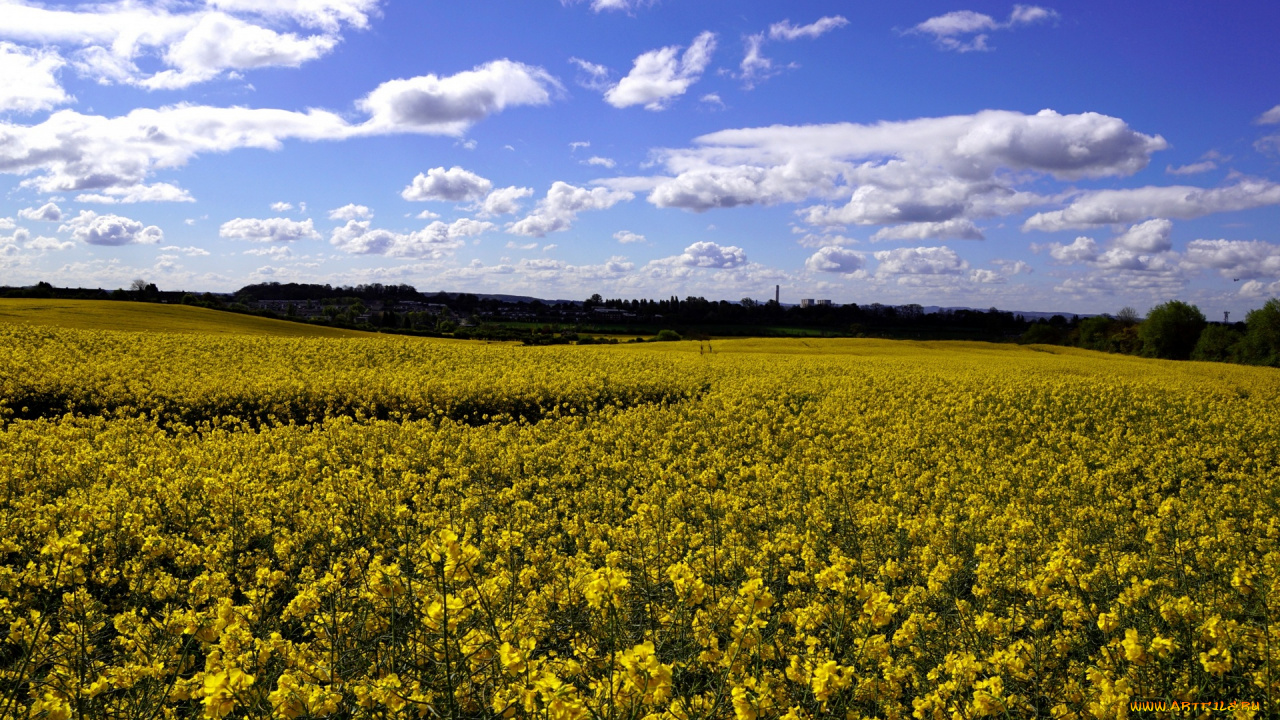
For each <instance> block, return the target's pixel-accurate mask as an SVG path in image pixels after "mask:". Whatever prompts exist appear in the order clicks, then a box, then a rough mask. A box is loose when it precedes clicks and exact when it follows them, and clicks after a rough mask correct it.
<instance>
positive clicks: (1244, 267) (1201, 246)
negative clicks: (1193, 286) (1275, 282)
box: [1186, 240, 1280, 280]
mask: <svg viewBox="0 0 1280 720" xmlns="http://www.w3.org/2000/svg"><path fill="white" fill-rule="evenodd" d="M1186 260H1187V262H1188V263H1191V264H1192V265H1196V266H1199V267H1204V268H1212V269H1214V270H1217V271H1218V274H1220V275H1221V276H1222V277H1224V278H1229V279H1232V280H1235V279H1254V278H1260V277H1271V278H1274V277H1280V245H1277V244H1275V243H1269V242H1263V241H1261V240H1192V241H1191V242H1189V243H1187V252H1186Z"/></svg>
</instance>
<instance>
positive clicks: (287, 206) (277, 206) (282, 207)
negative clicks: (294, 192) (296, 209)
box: [271, 202, 293, 213]
mask: <svg viewBox="0 0 1280 720" xmlns="http://www.w3.org/2000/svg"><path fill="white" fill-rule="evenodd" d="M292 209H293V203H287V202H274V203H271V212H278V213H284V212H289V211H290V210H292Z"/></svg>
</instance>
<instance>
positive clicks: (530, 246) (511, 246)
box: [506, 240, 538, 250]
mask: <svg viewBox="0 0 1280 720" xmlns="http://www.w3.org/2000/svg"><path fill="white" fill-rule="evenodd" d="M506 247H507V249H508V250H537V249H538V243H537V242H531V243H524V244H523V245H520V244H517V243H516V241H514V240H508V241H507V246H506Z"/></svg>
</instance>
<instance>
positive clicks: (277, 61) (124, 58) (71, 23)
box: [0, 0, 378, 89]
mask: <svg viewBox="0 0 1280 720" xmlns="http://www.w3.org/2000/svg"><path fill="white" fill-rule="evenodd" d="M377 4H378V0H275V1H273V2H270V3H264V2H261V0H211V1H210V2H207V3H205V7H203V8H199V7H197V6H195V4H194V3H192V4H178V3H167V2H166V3H151V4H144V3H136V2H127V1H117V2H107V3H100V4H86V5H80V6H79V7H76V8H75V9H65V10H64V9H51V8H45V7H41V6H39V5H35V4H28V3H25V2H15V1H10V2H6V3H5V4H4V6H5V22H4V23H3V24H2V25H0V38H7V39H11V40H17V41H19V42H26V43H31V44H39V45H43V46H54V45H65V46H69V47H71V48H74V49H75V53H74V55H73V57H74V60H75V65H76V67H77V68H78V69H79V70H80V71H81V72H82V73H84V74H86V75H88V76H90V77H93V78H95V79H98V80H99V81H101V82H116V83H130V84H134V85H139V86H142V87H146V88H149V89H159V88H180V87H186V86H189V85H191V84H194V83H198V82H204V81H207V80H211V79H214V78H218V77H224V76H228V73H230V74H231V75H230V76H232V77H234V73H237V72H240V71H245V70H251V69H254V68H260V67H297V66H298V65H300V64H302V63H304V62H307V61H309V60H313V59H315V58H318V57H321V56H323V55H325V54H327V53H328V52H329V51H331V50H332V49H333V48H334V47H335V46H336V45H337V44H338V42H339V41H340V40H341V36H340V35H339V31H340V30H341V29H342V26H343V25H344V24H345V25H349V26H352V27H359V28H363V27H367V26H368V15H369V14H370V13H372V12H376V10H377ZM237 15H248V16H251V17H252V19H253V21H249V20H246V19H244V18H242V17H237ZM288 23H296V24H297V25H298V26H300V27H303V28H312V29H318V30H319V31H320V32H319V33H317V34H304V35H299V34H297V33H295V32H289V31H285V32H278V31H277V30H275V29H273V27H272V26H274V27H281V26H283V25H285V24H288ZM139 59H146V60H147V61H148V64H150V61H151V60H152V59H154V60H157V61H159V62H160V63H161V64H162V65H163V66H164V67H165V69H163V70H160V71H158V72H155V73H153V74H147V73H145V72H143V71H141V70H140V69H139V67H138V65H137V62H136V61H137V60H139Z"/></svg>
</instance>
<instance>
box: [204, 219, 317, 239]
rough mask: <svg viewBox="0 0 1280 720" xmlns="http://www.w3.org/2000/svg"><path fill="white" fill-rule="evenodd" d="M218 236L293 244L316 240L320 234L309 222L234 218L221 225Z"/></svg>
mask: <svg viewBox="0 0 1280 720" xmlns="http://www.w3.org/2000/svg"><path fill="white" fill-rule="evenodd" d="M218 235H220V236H222V237H224V238H231V239H234V240H251V241H253V242H294V241H297V240H318V239H319V238H320V233H318V232H316V229H315V226H314V225H313V224H312V222H311V221H310V220H301V221H296V220H290V219H289V218H262V219H258V218H236V219H234V220H228V221H227V222H224V223H222V227H220V228H218Z"/></svg>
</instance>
